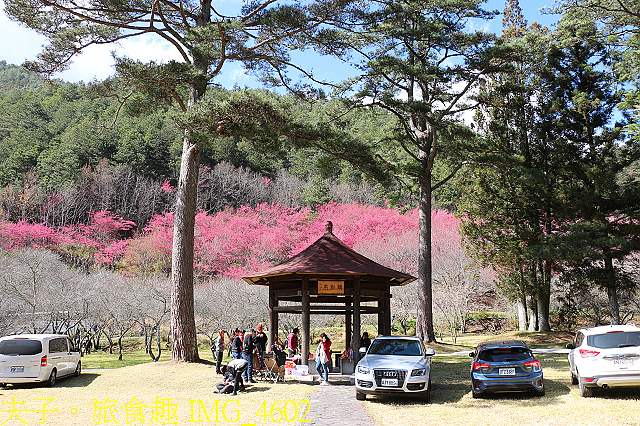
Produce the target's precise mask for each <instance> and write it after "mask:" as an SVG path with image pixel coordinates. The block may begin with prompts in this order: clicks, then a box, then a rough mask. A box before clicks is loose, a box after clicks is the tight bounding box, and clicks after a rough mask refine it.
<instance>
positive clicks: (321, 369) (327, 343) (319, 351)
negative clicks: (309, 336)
mask: <svg viewBox="0 0 640 426" xmlns="http://www.w3.org/2000/svg"><path fill="white" fill-rule="evenodd" d="M330 349H331V340H329V337H328V336H327V335H326V334H325V333H322V334H321V335H320V342H319V343H318V347H317V348H316V352H315V355H316V360H317V361H316V370H317V371H318V373H319V374H320V385H325V386H326V385H328V384H329V366H330V365H331V358H330V356H331V355H330V354H331V351H330ZM323 374H324V377H322V376H323Z"/></svg>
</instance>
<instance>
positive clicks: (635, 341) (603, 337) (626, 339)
mask: <svg viewBox="0 0 640 426" xmlns="http://www.w3.org/2000/svg"><path fill="white" fill-rule="evenodd" d="M587 344H588V345H589V346H592V347H594V348H599V349H610V348H624V347H628V346H640V331H623V332H617V333H615V332H614V333H605V334H594V335H593V336H588V337H587Z"/></svg>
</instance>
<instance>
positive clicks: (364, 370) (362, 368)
mask: <svg viewBox="0 0 640 426" xmlns="http://www.w3.org/2000/svg"><path fill="white" fill-rule="evenodd" d="M369 372H370V370H369V367H366V366H364V365H358V373H360V374H369Z"/></svg>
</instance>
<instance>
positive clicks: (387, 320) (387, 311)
mask: <svg viewBox="0 0 640 426" xmlns="http://www.w3.org/2000/svg"><path fill="white" fill-rule="evenodd" d="M384 324H385V326H384V330H385V332H384V334H385V335H386V336H389V335H391V287H389V290H387V291H386V292H385V294H384Z"/></svg>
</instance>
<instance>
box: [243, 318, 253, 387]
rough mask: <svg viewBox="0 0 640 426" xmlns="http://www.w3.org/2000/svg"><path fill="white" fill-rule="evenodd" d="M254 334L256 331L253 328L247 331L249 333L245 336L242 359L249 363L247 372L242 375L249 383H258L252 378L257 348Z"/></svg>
mask: <svg viewBox="0 0 640 426" xmlns="http://www.w3.org/2000/svg"><path fill="white" fill-rule="evenodd" d="M254 334H255V330H254V329H253V328H252V329H251V330H249V331H247V333H246V334H245V335H244V341H243V342H242V359H244V360H245V361H247V364H248V368H247V370H246V371H245V372H244V373H242V375H243V376H244V378H245V379H246V381H247V382H249V383H256V381H255V380H253V377H252V376H251V374H252V373H253V351H254V349H255V348H256V346H255V345H256V340H255V337H254V336H253V335H254Z"/></svg>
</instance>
